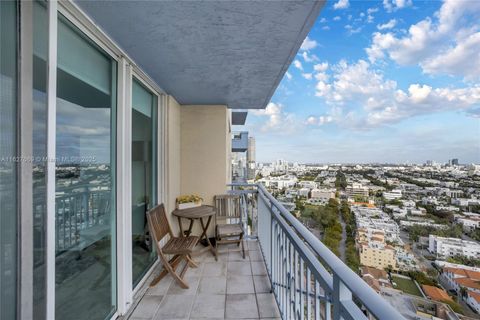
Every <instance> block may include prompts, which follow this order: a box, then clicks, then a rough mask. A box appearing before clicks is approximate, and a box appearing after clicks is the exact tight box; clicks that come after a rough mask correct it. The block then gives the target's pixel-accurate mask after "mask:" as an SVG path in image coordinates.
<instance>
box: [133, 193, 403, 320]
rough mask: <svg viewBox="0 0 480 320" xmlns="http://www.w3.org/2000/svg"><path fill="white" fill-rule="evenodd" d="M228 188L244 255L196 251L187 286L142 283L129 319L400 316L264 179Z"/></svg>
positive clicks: (358, 318)
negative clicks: (239, 215)
mask: <svg viewBox="0 0 480 320" xmlns="http://www.w3.org/2000/svg"><path fill="white" fill-rule="evenodd" d="M231 188H232V190H231V191H230V192H232V193H238V194H240V195H241V199H242V209H243V214H244V218H245V219H244V221H245V228H246V229H247V230H248V234H249V238H250V240H249V241H247V243H248V245H247V246H248V257H247V258H246V259H245V260H243V259H242V258H241V257H240V254H239V253H238V252H233V251H230V249H228V251H227V252H224V253H222V254H221V256H220V258H219V261H218V262H215V259H214V258H213V257H212V256H211V255H210V254H209V253H206V254H200V255H198V256H197V258H196V260H198V261H200V262H201V264H200V267H199V268H198V269H192V270H189V271H188V272H190V273H189V274H188V273H187V279H188V281H189V283H190V284H191V287H190V288H189V289H188V290H183V289H180V288H179V287H178V286H177V285H176V284H175V283H173V282H172V280H171V278H168V277H167V278H165V279H163V280H162V281H161V282H160V283H159V284H158V285H157V286H156V287H154V288H148V289H146V288H144V290H143V291H142V292H141V294H139V298H138V300H137V301H139V302H138V305H137V306H136V308H135V309H134V311H133V313H132V314H131V315H129V317H127V318H128V319H167V318H169V319H170V318H175V319H179V318H181V319H184V318H189V319H193V318H197V317H198V318H202V317H203V318H209V319H212V318H227V319H228V318H249V319H258V318H278V317H280V318H282V319H335V320H337V319H352V320H353V319H355V320H367V319H389V320H390V319H404V318H403V316H402V315H400V314H399V313H398V311H397V310H396V309H394V308H393V307H392V306H391V305H390V304H389V303H388V302H387V301H385V300H384V299H383V298H382V297H381V296H379V295H378V294H377V293H376V292H375V291H374V290H373V289H372V288H370V287H369V286H368V284H367V283H365V282H364V281H363V280H362V279H361V278H360V277H359V276H358V275H357V274H355V273H354V272H353V271H352V270H351V269H350V268H348V267H347V266H346V265H345V264H344V263H343V262H342V261H341V260H340V259H339V258H338V257H337V256H335V255H334V254H333V253H332V252H331V251H330V250H329V249H328V248H327V247H326V246H325V245H324V244H323V243H322V242H321V241H320V240H319V239H318V238H316V237H315V236H314V235H313V234H312V233H311V232H310V231H308V229H307V228H306V227H305V226H303V224H301V223H300V222H299V221H298V220H297V219H296V218H295V217H294V216H293V215H292V214H290V213H289V212H288V211H287V210H286V209H285V208H284V207H283V206H282V205H281V204H280V203H279V202H278V201H277V200H276V199H275V198H274V197H273V196H272V195H271V194H270V193H269V192H268V191H267V190H266V189H265V188H264V187H263V186H262V185H258V186H257V185H253V184H250V185H247V184H235V185H231ZM224 251H225V249H224ZM157 271H158V270H157ZM132 309H133V308H132Z"/></svg>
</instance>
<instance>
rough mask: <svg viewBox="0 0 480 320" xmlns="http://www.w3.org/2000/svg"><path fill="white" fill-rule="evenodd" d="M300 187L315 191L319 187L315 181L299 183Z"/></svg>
mask: <svg viewBox="0 0 480 320" xmlns="http://www.w3.org/2000/svg"><path fill="white" fill-rule="evenodd" d="M298 185H299V186H300V187H302V188H308V189H315V188H316V187H317V183H316V182H314V181H299V182H298Z"/></svg>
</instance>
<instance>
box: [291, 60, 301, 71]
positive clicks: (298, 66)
mask: <svg viewBox="0 0 480 320" xmlns="http://www.w3.org/2000/svg"><path fill="white" fill-rule="evenodd" d="M293 65H294V66H295V68H297V69H298V70H303V66H302V63H301V62H300V60H294V61H293Z"/></svg>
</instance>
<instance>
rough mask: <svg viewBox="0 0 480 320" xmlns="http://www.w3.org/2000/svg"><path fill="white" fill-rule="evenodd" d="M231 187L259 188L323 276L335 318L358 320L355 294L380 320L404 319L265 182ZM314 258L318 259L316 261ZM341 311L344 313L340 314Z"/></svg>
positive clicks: (290, 236)
mask: <svg viewBox="0 0 480 320" xmlns="http://www.w3.org/2000/svg"><path fill="white" fill-rule="evenodd" d="M228 186H230V187H232V189H236V188H240V187H250V188H252V187H254V188H256V189H257V191H258V194H259V197H261V198H262V200H263V201H264V202H265V203H269V205H268V207H269V210H270V213H271V214H272V217H274V218H275V219H276V220H277V221H278V223H279V224H280V226H281V227H282V229H284V231H285V232H286V233H287V236H288V237H289V238H290V239H291V241H292V243H294V244H295V245H296V247H297V248H298V249H299V250H300V252H301V254H302V255H303V256H304V257H305V258H307V259H306V260H309V261H311V262H312V263H309V264H310V265H311V266H312V267H313V269H314V270H315V271H314V273H317V274H318V275H320V277H321V278H323V279H322V281H321V282H322V283H323V286H324V289H325V290H326V292H327V293H328V294H329V296H330V298H331V303H332V305H333V311H334V316H335V314H337V315H336V317H335V318H337V317H341V316H343V315H346V316H347V317H348V318H351V319H359V317H360V314H362V315H363V313H362V312H361V310H360V308H358V306H357V305H356V304H355V303H354V302H353V300H352V295H353V296H355V297H356V298H357V299H358V300H359V301H360V302H361V303H362V305H363V306H364V307H365V308H366V309H367V310H368V312H369V313H370V314H371V315H372V316H374V317H375V318H377V319H381V320H383V319H388V320H390V319H404V317H403V316H402V315H401V314H400V313H399V312H398V311H397V310H396V309H395V308H394V307H393V306H391V305H390V304H389V303H388V302H387V301H385V300H384V299H383V298H382V297H381V296H380V295H378V294H377V292H375V290H373V289H372V288H371V287H370V286H369V285H368V284H367V283H366V282H365V281H363V279H361V278H360V277H359V276H358V275H357V274H356V273H355V272H354V271H352V270H351V269H350V268H349V267H348V266H347V265H346V264H345V263H344V262H343V261H342V260H340V258H338V257H337V256H336V255H335V254H334V253H333V252H332V251H330V249H328V247H327V246H325V245H324V244H323V243H322V242H321V241H320V240H319V239H318V238H317V237H316V236H315V235H313V234H312V233H311V232H310V231H309V230H308V229H307V228H306V227H305V226H304V225H303V224H302V223H301V222H300V221H299V220H298V219H297V218H296V217H294V216H293V215H292V214H291V213H290V212H289V211H288V210H287V209H285V207H284V206H283V205H282V204H281V203H280V202H279V201H278V200H277V199H275V198H274V197H273V196H272V195H271V194H270V193H269V192H268V191H267V190H266V188H265V187H264V186H263V185H262V184H246V183H232V184H229V185H228ZM235 191H238V192H244V191H251V190H238V189H236V190H235ZM258 214H260V213H258ZM312 253H314V254H316V255H317V256H318V258H317V257H316V256H314V255H312ZM311 259H315V260H316V262H315V261H312V260H311ZM318 259H319V260H318ZM317 262H318V263H317ZM325 268H328V269H329V270H330V271H331V273H329V272H327V271H326V269H325ZM319 280H320V279H319ZM345 290H347V291H345ZM338 312H340V313H341V314H342V315H340V314H338ZM362 318H364V317H362Z"/></svg>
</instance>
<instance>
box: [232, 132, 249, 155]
mask: <svg viewBox="0 0 480 320" xmlns="http://www.w3.org/2000/svg"><path fill="white" fill-rule="evenodd" d="M247 150H248V132H247V131H241V132H234V133H233V138H232V152H245V151H247Z"/></svg>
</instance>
